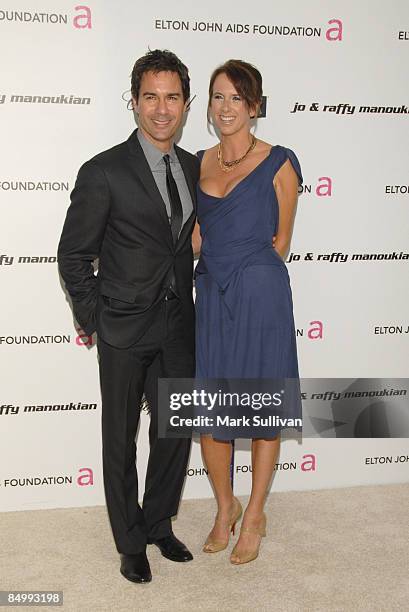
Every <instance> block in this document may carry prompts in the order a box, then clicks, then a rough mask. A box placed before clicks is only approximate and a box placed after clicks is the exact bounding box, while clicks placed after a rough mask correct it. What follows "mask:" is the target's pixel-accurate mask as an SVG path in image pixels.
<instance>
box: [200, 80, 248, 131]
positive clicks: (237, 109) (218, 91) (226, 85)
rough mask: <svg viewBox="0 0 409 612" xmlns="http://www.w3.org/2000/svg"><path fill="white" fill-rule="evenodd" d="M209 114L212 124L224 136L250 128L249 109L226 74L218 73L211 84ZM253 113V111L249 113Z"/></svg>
mask: <svg viewBox="0 0 409 612" xmlns="http://www.w3.org/2000/svg"><path fill="white" fill-rule="evenodd" d="M210 114H211V117H212V121H213V123H214V125H215V126H216V127H217V128H218V129H219V130H220V132H221V134H222V135H224V136H228V135H232V134H235V133H237V132H239V131H243V130H246V131H249V130H250V109H249V107H248V105H247V102H246V101H245V100H244V98H243V97H242V96H241V95H240V94H238V93H237V91H236V88H235V87H234V85H233V83H232V82H231V81H230V80H229V79H228V77H227V76H226V74H224V73H222V74H219V75H218V76H217V77H216V79H215V81H214V84H213V94H212V98H211V102H210ZM251 114H253V113H251Z"/></svg>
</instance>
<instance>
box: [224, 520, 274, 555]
mask: <svg viewBox="0 0 409 612" xmlns="http://www.w3.org/2000/svg"><path fill="white" fill-rule="evenodd" d="M266 522H267V518H266V515H265V514H264V512H263V517H262V520H261V522H260V526H259V527H244V526H243V525H242V526H241V528H240V533H254V534H256V535H259V536H260V541H259V543H258V545H257V546H256V547H255V548H252V549H247V550H244V552H242V553H240V554H239V553H238V552H236V549H237V544H236V546H235V547H234V548H233V550H232V552H231V555H230V563H232V564H233V565H243V563H249V562H250V561H254V559H257V557H258V552H259V550H260V544H261V538H264V536H265V535H266Z"/></svg>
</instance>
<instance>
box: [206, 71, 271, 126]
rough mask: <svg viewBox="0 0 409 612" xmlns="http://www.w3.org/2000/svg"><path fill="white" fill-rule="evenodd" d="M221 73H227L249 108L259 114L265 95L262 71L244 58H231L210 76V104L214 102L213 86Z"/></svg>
mask: <svg viewBox="0 0 409 612" xmlns="http://www.w3.org/2000/svg"><path fill="white" fill-rule="evenodd" d="M219 74H225V75H226V76H227V78H228V79H229V81H231V82H232V83H233V85H234V87H235V89H236V91H237V93H238V94H239V95H240V96H242V98H243V99H244V100H245V101H246V103H247V106H248V107H249V109H255V112H256V114H257V112H258V109H259V106H260V104H261V98H262V95H263V79H262V77H261V74H260V72H259V71H258V70H257V68H256V67H255V66H252V64H248V63H247V62H243V61H242V60H235V59H230V60H227V62H225V63H224V64H222V65H221V66H219V67H218V68H216V70H214V71H213V73H212V76H211V77H210V83H209V106H210V104H211V102H212V95H213V86H214V82H215V80H216V78H217V77H218V76H219Z"/></svg>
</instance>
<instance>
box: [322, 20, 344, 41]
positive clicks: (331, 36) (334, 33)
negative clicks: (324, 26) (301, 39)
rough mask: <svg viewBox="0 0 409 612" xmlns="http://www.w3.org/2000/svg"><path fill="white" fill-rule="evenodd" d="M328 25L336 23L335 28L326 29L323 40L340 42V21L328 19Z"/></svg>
mask: <svg viewBox="0 0 409 612" xmlns="http://www.w3.org/2000/svg"><path fill="white" fill-rule="evenodd" d="M328 23H329V24H331V23H336V24H337V26H336V27H334V28H328V30H327V31H326V33H325V38H326V39H327V40H329V41H334V40H342V21H341V20H340V19H330V20H329V21H328Z"/></svg>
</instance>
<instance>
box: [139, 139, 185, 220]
mask: <svg viewBox="0 0 409 612" xmlns="http://www.w3.org/2000/svg"><path fill="white" fill-rule="evenodd" d="M137 135H138V140H139V142H140V145H141V147H142V150H143V152H144V154H145V157H146V161H147V162H148V164H149V167H150V169H151V172H152V174H153V178H154V179H155V183H156V185H157V187H158V189H159V192H160V195H161V196H162V200H163V201H164V203H165V206H166V212H167V213H168V219H169V223H170V218H171V208H170V201H169V196H168V190H167V188H166V165H165V162H164V160H163V156H164V155H165V154H164V153H163V152H162V151H160V150H159V149H158V148H157V147H155V145H153V144H152V143H151V142H149V140H147V139H146V138H145V136H144V135H143V133H142V131H141V130H140V129H139V130H138V132H137ZM168 155H169V157H170V167H171V171H172V175H173V178H174V179H175V183H176V185H177V188H178V191H179V197H180V201H181V203H182V209H183V225H184V224H185V223H186V221H187V220H188V219H189V217H190V215H191V214H192V212H193V203H192V197H191V195H190V191H189V188H188V186H187V183H186V179H185V175H184V174H183V170H182V166H181V165H180V162H179V160H178V156H177V155H176V151H175V147H174V146H173V144H172V147H171V149H170V151H169V153H168ZM183 225H182V227H183Z"/></svg>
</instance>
